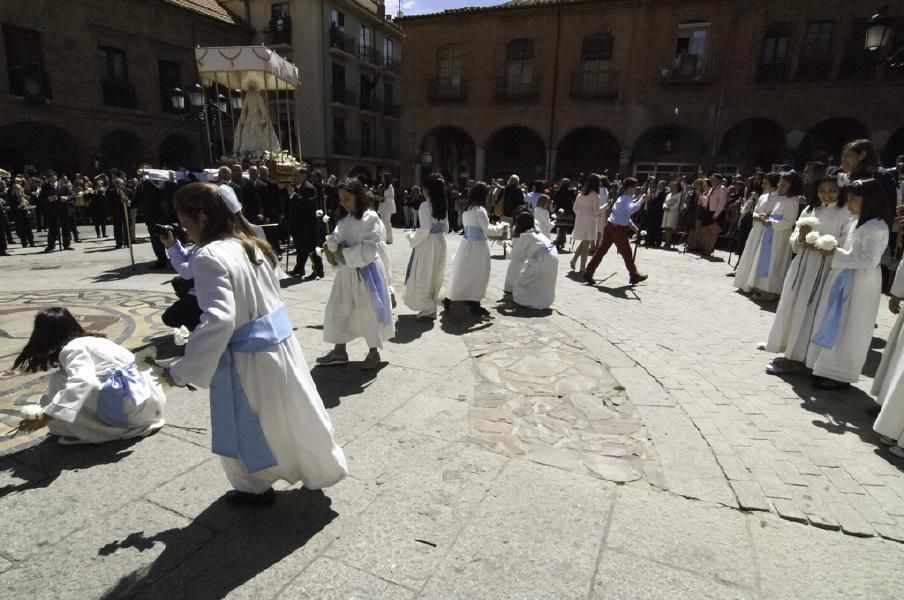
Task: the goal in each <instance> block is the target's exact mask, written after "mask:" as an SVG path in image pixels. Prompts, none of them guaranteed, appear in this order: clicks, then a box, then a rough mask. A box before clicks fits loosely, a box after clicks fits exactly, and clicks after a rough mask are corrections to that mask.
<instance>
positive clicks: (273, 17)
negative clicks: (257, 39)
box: [270, 2, 292, 44]
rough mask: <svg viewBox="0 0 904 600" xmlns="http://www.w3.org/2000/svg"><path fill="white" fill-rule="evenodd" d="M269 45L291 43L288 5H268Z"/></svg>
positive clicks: (290, 21) (280, 3) (282, 3)
mask: <svg viewBox="0 0 904 600" xmlns="http://www.w3.org/2000/svg"><path fill="white" fill-rule="evenodd" d="M270 43H271V44H291V43H292V19H291V17H289V3H288V2H279V3H276V4H271V5H270Z"/></svg>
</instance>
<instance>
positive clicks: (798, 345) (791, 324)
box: [766, 177, 851, 375]
mask: <svg viewBox="0 0 904 600" xmlns="http://www.w3.org/2000/svg"><path fill="white" fill-rule="evenodd" d="M809 218H816V219H818V220H819V225H816V226H810V225H806V224H804V225H798V226H797V227H795V229H794V233H792V234H791V248H792V249H793V250H794V252H795V254H796V256H795V257H794V260H792V261H791V268H790V269H788V274H787V275H786V276H785V283H784V286H783V287H782V296H781V300H779V303H778V311H777V312H776V313H775V321H773V323H772V330H771V331H770V332H769V341H768V342H767V344H766V350H767V351H769V352H775V353H784V356H781V357H776V358H775V359H774V360H773V361H772V362H771V363H770V364H769V366H768V367H766V372H767V373H769V374H771V375H782V374H785V373H794V372H797V371H799V370H800V369H802V368H803V366H804V363H805V362H806V358H807V349H808V348H809V346H810V337H811V335H812V333H813V321H814V320H815V319H816V309H817V307H818V305H819V300H820V298H822V292H823V288H824V287H825V284H826V279H828V276H829V271H830V269H831V268H832V258H831V257H829V256H823V255H822V254H821V253H820V252H819V250H818V249H817V248H816V247H815V246H814V245H813V244H809V243H807V241H806V238H807V236H808V235H809V234H813V233H815V234H816V235H830V236H832V237H834V238H835V239H836V240H837V241H838V244H839V245H844V238H845V236H846V235H847V231H848V229H849V226H850V220H851V213H850V211H849V210H848V208H847V206H845V197H844V195H842V194H841V193H840V191H839V189H838V184H837V182H836V179H835V177H825V178H823V180H822V181H821V182H820V183H819V185H818V186H817V188H816V197H815V198H813V199H811V201H810V205H809V206H808V207H807V208H805V209H804V211H803V213H801V220H800V221H798V223H800V222H801V221H803V220H804V219H809ZM810 237H811V238H812V237H815V236H813V235H810Z"/></svg>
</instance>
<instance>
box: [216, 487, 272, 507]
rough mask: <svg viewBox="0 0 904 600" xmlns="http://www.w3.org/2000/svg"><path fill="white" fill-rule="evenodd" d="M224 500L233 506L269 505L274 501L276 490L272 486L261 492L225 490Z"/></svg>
mask: <svg viewBox="0 0 904 600" xmlns="http://www.w3.org/2000/svg"><path fill="white" fill-rule="evenodd" d="M226 502H227V503H229V504H231V505H233V506H270V505H271V504H273V503H274V502H276V492H274V491H273V488H270V489H269V490H267V491H266V492H263V493H261V494H252V493H251V492H240V491H238V490H231V491H228V492H226Z"/></svg>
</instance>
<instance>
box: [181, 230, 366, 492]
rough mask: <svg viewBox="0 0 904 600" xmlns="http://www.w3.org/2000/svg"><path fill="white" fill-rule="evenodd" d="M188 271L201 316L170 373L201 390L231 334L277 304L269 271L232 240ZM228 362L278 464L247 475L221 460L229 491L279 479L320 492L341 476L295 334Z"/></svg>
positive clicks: (203, 253)
mask: <svg viewBox="0 0 904 600" xmlns="http://www.w3.org/2000/svg"><path fill="white" fill-rule="evenodd" d="M258 257H260V258H262V256H261V255H260V254H259V253H258ZM192 270H193V271H194V276H195V288H196V289H197V292H198V304H199V305H200V307H201V310H202V311H203V314H202V315H201V323H200V325H198V327H197V328H195V330H194V331H193V332H192V334H191V337H190V338H189V340H188V345H187V346H186V347H185V356H184V357H183V358H182V359H181V360H179V361H177V362H176V363H175V364H174V365H173V366H172V367H171V369H170V374H171V375H172V377H173V379H174V380H175V381H176V383H179V384H186V383H189V382H191V383H193V384H195V385H197V386H199V387H202V388H206V387H209V386H210V382H211V379H212V378H213V375H214V373H215V372H216V369H217V364H218V362H219V360H220V357H221V356H222V354H223V352H224V351H225V350H226V347H227V345H228V343H229V340H230V338H231V337H232V335H233V333H234V332H235V330H236V329H238V328H239V327H241V326H243V325H245V324H246V323H248V322H249V321H252V320H254V319H258V318H260V317H262V316H264V315H267V314H270V313H272V312H273V311H275V310H276V309H278V308H279V307H280V306H282V304H283V301H282V298H281V296H280V292H279V290H280V288H279V279H278V277H277V274H276V270H275V269H274V268H272V267H271V266H270V264H269V263H268V262H267V261H266V259H264V260H263V262H262V263H261V264H260V265H253V264H252V263H251V261H249V260H248V257H247V255H246V254H245V250H244V248H242V246H241V244H240V243H238V242H237V241H235V240H218V241H215V242H211V243H209V244H207V245H205V246H203V247H202V248H201V249H200V250H199V251H198V253H197V255H196V256H195V258H194V260H193V261H192ZM233 364H234V368H235V371H236V373H238V376H239V380H240V381H241V384H242V389H243V390H244V392H245V395H246V396H247V398H248V403H249V404H250V405H251V410H252V411H253V412H254V413H255V415H257V418H258V420H259V421H260V426H261V429H262V430H263V432H264V437H265V438H266V440H267V444H268V445H269V446H270V450H271V451H272V452H273V456H274V457H275V458H276V462H277V464H276V466H273V467H270V468H269V469H264V470H262V471H258V472H256V473H253V474H252V473H249V472H248V470H247V468H246V467H245V465H244V464H243V463H242V462H241V461H240V460H238V459H235V458H227V457H221V460H222V463H223V468H224V470H225V471H226V476H227V478H228V479H229V482H230V483H231V484H232V486H233V487H234V488H235V489H237V490H240V491H244V492H251V493H261V492H263V491H265V490H266V489H267V488H269V487H270V485H271V484H272V483H273V482H274V481H277V480H280V479H282V480H285V481H288V482H289V483H296V482H298V481H301V482H303V483H304V485H305V487H307V488H309V489H319V488H322V487H327V486H330V485H333V484H335V483H337V482H338V481H340V480H341V479H342V478H343V477H345V475H346V474H347V472H348V468H347V466H346V462H345V455H344V454H343V452H342V449H341V448H340V447H339V446H337V445H336V442H335V441H334V439H333V425H332V423H331V422H330V417H329V415H328V414H327V412H326V409H325V408H324V406H323V401H322V400H321V398H320V394H319V393H318V392H317V387H316V386H315V385H314V381H313V379H311V373H310V371H309V369H308V365H307V363H306V362H305V359H304V356H303V355H302V353H301V346H299V345H298V341H297V340H296V339H295V336H294V335H293V336H290V337H289V338H287V339H285V340H283V341H282V342H280V343H279V344H277V345H276V346H275V347H273V348H271V349H270V350H267V351H265V352H255V353H244V352H236V353H235V354H234V355H233Z"/></svg>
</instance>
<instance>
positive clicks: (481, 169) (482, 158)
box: [474, 148, 487, 181]
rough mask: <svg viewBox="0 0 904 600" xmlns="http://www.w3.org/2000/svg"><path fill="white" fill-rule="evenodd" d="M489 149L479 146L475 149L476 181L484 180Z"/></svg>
mask: <svg viewBox="0 0 904 600" xmlns="http://www.w3.org/2000/svg"><path fill="white" fill-rule="evenodd" d="M486 163H487V151H486V149H484V148H477V149H476V150H475V151H474V181H483V180H484V177H485V176H486V166H487V165H486Z"/></svg>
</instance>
